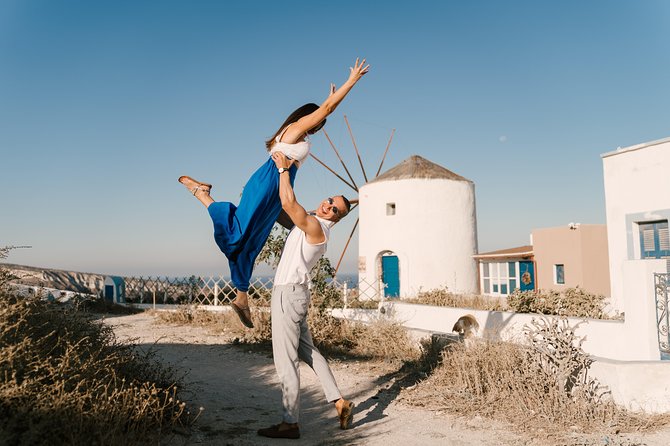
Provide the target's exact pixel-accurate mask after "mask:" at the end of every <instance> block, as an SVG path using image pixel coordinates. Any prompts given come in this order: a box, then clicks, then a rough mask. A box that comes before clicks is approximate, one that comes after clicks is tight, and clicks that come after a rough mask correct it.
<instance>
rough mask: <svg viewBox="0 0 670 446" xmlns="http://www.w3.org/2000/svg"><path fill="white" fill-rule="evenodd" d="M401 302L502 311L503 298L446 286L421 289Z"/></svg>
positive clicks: (503, 305)
mask: <svg viewBox="0 0 670 446" xmlns="http://www.w3.org/2000/svg"><path fill="white" fill-rule="evenodd" d="M403 302H407V303H412V304H423V305H435V306H440V307H457V308H472V309H476V310H486V311H504V310H505V309H506V305H505V302H504V300H501V299H499V298H497V297H490V296H482V295H479V294H473V295H466V294H455V293H452V292H450V291H449V290H448V289H447V288H446V287H445V288H438V289H435V290H429V291H421V292H419V293H418V294H417V295H416V297H413V298H405V299H403Z"/></svg>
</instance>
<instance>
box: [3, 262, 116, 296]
mask: <svg viewBox="0 0 670 446" xmlns="http://www.w3.org/2000/svg"><path fill="white" fill-rule="evenodd" d="M0 265H2V266H4V267H5V268H7V269H8V270H9V271H10V272H11V273H12V274H14V275H15V276H18V277H19V279H18V280H16V281H14V282H15V283H20V284H24V285H31V286H42V287H47V288H55V289H58V290H66V291H76V292H79V293H86V294H98V293H99V292H100V290H102V288H103V283H104V280H105V276H103V275H101V274H93V273H81V272H76V271H64V270H59V269H50V268H39V267H33V266H24V265H14V264H11V263H0Z"/></svg>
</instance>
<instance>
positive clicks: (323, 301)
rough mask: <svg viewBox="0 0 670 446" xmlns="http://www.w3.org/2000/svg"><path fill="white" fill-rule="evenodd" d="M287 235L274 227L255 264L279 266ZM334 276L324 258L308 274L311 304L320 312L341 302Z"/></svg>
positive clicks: (286, 231) (285, 230)
mask: <svg viewBox="0 0 670 446" xmlns="http://www.w3.org/2000/svg"><path fill="white" fill-rule="evenodd" d="M288 234H289V231H288V230H287V229H285V228H284V227H282V226H279V225H274V227H273V228H272V232H270V236H269V237H268V239H267V241H266V242H265V245H264V246H263V249H262V250H261V252H260V254H259V255H258V257H257V258H256V264H257V265H258V264H260V263H267V264H268V265H270V266H271V267H272V268H274V269H276V268H277V266H278V265H279V259H280V258H281V253H282V250H283V249H284V244H285V243H286V237H288ZM334 275H335V268H333V266H332V265H331V264H330V260H329V259H328V258H326V257H321V258H320V259H319V260H318V261H317V262H316V265H314V268H312V271H311V272H310V276H311V282H312V302H313V303H314V304H315V306H316V307H317V308H318V309H319V311H320V312H321V311H323V310H325V309H326V308H330V307H332V306H333V305H334V304H336V303H339V302H341V301H342V295H341V293H340V291H339V290H338V289H337V287H336V286H335V284H334V283H333V282H332V279H333V277H334Z"/></svg>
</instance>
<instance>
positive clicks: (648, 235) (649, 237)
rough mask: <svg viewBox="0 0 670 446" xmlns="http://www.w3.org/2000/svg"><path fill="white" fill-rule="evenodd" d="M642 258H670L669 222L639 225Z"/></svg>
mask: <svg viewBox="0 0 670 446" xmlns="http://www.w3.org/2000/svg"><path fill="white" fill-rule="evenodd" d="M639 225H640V257H641V258H643V259H667V258H670V235H669V234H668V220H661V221H654V222H649V223H639Z"/></svg>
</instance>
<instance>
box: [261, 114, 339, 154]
mask: <svg viewBox="0 0 670 446" xmlns="http://www.w3.org/2000/svg"><path fill="white" fill-rule="evenodd" d="M318 109H319V106H318V105H317V104H314V103H313V102H310V103H309V104H305V105H303V106H302V107H299V108H297V109H296V110H295V111H294V112H293V113H291V114H290V115H288V118H286V121H284V123H283V124H282V125H281V126H280V127H279V129H278V130H277V131H276V132H275V134H274V135H272V138H270V139H268V140H267V141H265V147H267V149H268V151H270V149H271V148H272V145H273V144H274V143H275V138H276V137H277V136H279V134H280V133H281V132H282V130H284V129H285V128H286V126H287V125H289V124H293V123H294V122H296V121H298V119H300V118H302V117H304V116H307V115H309V114H311V113H313V112H315V111H316V110H318ZM325 124H326V120H325V119H324V120H323V121H321V122H320V123H319V124H318V125H317V126H316V127H314V128H311V129H309V131H308V132H307V133H308V134H310V135H313V134H315V133H316V132H318V131H319V130H321V128H322V127H323V126H324V125H325Z"/></svg>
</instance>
